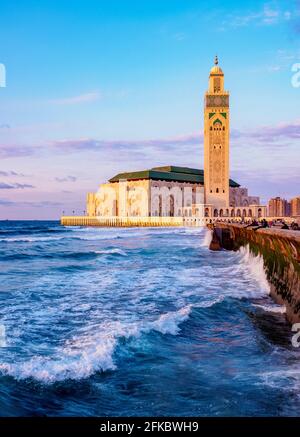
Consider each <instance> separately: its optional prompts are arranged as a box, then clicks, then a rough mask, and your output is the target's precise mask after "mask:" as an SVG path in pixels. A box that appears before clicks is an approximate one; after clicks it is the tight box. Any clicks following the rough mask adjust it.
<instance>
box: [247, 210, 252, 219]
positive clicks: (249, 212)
mask: <svg viewBox="0 0 300 437" xmlns="http://www.w3.org/2000/svg"><path fill="white" fill-rule="evenodd" d="M248 216H249V217H252V209H249V211H248Z"/></svg>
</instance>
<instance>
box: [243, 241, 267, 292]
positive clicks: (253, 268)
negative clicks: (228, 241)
mask: <svg viewBox="0 0 300 437" xmlns="http://www.w3.org/2000/svg"><path fill="white" fill-rule="evenodd" d="M239 254H240V255H241V258H240V265H241V266H242V267H245V268H246V269H247V271H248V274H249V276H250V277H251V278H252V279H253V280H254V281H255V282H256V283H257V284H259V286H260V289H261V291H262V292H263V293H267V294H269V293H270V285H269V283H268V280H267V276H266V272H265V268H264V262H263V258H262V257H261V256H260V255H257V256H255V255H254V254H253V253H252V252H251V251H250V249H249V245H247V246H245V247H241V248H240V249H239Z"/></svg>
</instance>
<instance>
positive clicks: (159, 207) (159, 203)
mask: <svg viewBox="0 0 300 437" xmlns="http://www.w3.org/2000/svg"><path fill="white" fill-rule="evenodd" d="M158 216H159V217H161V216H162V195H161V194H160V195H159V196H158Z"/></svg>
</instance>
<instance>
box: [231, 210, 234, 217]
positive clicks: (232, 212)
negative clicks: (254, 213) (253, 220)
mask: <svg viewBox="0 0 300 437" xmlns="http://www.w3.org/2000/svg"><path fill="white" fill-rule="evenodd" d="M230 215H231V217H234V215H235V214H234V209H232V210H231V214H230Z"/></svg>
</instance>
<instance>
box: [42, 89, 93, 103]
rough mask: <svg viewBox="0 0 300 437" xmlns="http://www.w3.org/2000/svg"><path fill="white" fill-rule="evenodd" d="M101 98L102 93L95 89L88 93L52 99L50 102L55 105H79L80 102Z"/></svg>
mask: <svg viewBox="0 0 300 437" xmlns="http://www.w3.org/2000/svg"><path fill="white" fill-rule="evenodd" d="M100 98H101V94H100V93H99V92H98V91H95V92H90V93H86V94H80V95H78V96H73V97H66V98H62V99H54V100H50V103H52V104H54V105H77V104H80V103H88V102H94V101H96V100H99V99H100Z"/></svg>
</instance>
